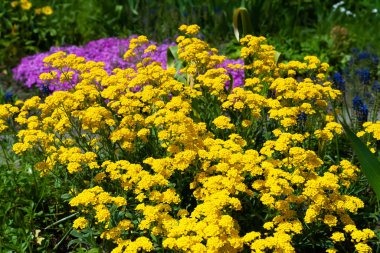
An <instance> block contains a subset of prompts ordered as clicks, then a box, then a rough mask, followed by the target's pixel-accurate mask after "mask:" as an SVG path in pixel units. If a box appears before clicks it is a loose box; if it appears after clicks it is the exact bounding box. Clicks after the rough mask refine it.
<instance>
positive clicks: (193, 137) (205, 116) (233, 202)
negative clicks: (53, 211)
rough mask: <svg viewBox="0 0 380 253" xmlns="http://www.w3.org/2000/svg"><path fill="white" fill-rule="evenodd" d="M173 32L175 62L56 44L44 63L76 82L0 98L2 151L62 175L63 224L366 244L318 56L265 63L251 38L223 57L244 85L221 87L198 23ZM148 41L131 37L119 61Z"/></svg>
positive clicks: (142, 239) (219, 245) (197, 247)
mask: <svg viewBox="0 0 380 253" xmlns="http://www.w3.org/2000/svg"><path fill="white" fill-rule="evenodd" d="M180 30H181V31H182V32H184V34H185V35H183V36H179V37H178V39H177V42H178V55H179V58H180V59H181V60H182V61H183V63H184V64H183V68H182V69H181V70H180V72H179V73H177V72H176V70H175V69H172V68H169V69H163V68H162V67H161V66H160V64H158V63H155V62H152V61H151V60H150V59H144V60H143V61H142V62H140V63H139V64H138V65H137V68H136V69H115V70H114V71H113V74H111V75H108V74H107V72H106V71H105V70H104V69H103V64H102V63H95V62H91V61H88V62H87V61H85V59H83V58H81V57H77V56H75V55H66V54H65V53H63V52H59V53H56V54H53V55H51V56H50V57H48V58H46V59H45V62H46V64H49V65H51V66H53V67H56V68H59V69H62V70H63V69H64V70H65V71H66V73H67V75H63V76H65V77H63V78H62V76H61V79H62V80H59V81H61V82H65V81H70V80H72V76H73V75H74V73H77V74H78V75H79V79H78V82H77V83H76V85H75V86H74V88H72V89H71V90H68V91H56V92H54V93H53V94H52V95H50V96H48V97H46V98H45V99H41V98H39V97H33V98H31V99H29V100H27V101H25V102H24V103H23V104H19V105H14V106H12V105H0V132H5V131H7V128H8V126H7V120H6V119H7V118H10V117H12V116H13V117H15V121H16V122H17V124H18V125H19V126H20V130H19V132H18V134H17V136H18V142H17V143H15V144H14V146H13V150H14V152H16V153H17V154H19V155H23V154H26V153H28V152H32V153H34V154H35V158H36V161H35V165H34V168H35V169H36V170H38V171H40V172H41V175H42V176H43V175H45V174H47V173H54V174H56V175H57V176H59V177H64V176H65V177H67V178H69V179H70V180H71V182H72V189H71V192H70V194H72V199H71V201H70V205H71V206H72V208H73V210H76V211H78V212H79V213H80V214H81V215H80V217H78V218H77V219H76V220H75V221H74V222H73V227H74V228H75V229H77V230H79V231H81V230H86V229H91V230H93V231H98V232H99V233H100V237H101V238H102V239H103V240H109V241H113V242H114V245H115V246H114V249H113V251H112V252H113V253H117V252H137V251H139V250H141V251H152V252H153V251H159V250H161V249H165V250H173V251H176V252H181V251H182V252H208V253H209V252H241V251H243V250H248V249H250V250H251V251H252V252H269V251H270V252H272V251H273V252H296V250H297V247H298V246H300V245H301V244H302V242H301V241H302V239H304V238H306V239H305V240H310V241H312V240H313V237H315V236H318V237H321V236H323V238H318V240H321V241H323V242H324V245H323V247H324V250H326V251H327V252H336V251H337V249H339V248H342V247H343V248H344V247H351V249H356V250H357V252H370V251H371V248H370V246H369V245H368V244H367V242H368V241H369V240H371V239H372V238H374V237H375V234H374V232H373V231H372V230H370V229H368V228H361V227H360V224H355V222H354V220H353V219H352V215H353V214H356V213H357V212H358V209H360V208H363V206H364V203H363V201H362V200H361V199H360V198H359V197H360V196H355V194H354V193H352V192H351V193H350V190H349V189H350V187H352V185H353V184H355V183H356V181H357V179H358V173H359V170H358V168H357V167H356V166H355V165H353V164H351V162H350V161H349V160H347V159H344V158H341V159H340V160H339V161H336V162H332V161H331V160H324V156H323V154H324V152H326V150H327V151H328V150H329V148H331V147H333V146H334V145H335V143H334V140H336V138H338V137H339V135H341V134H342V132H343V131H342V126H341V125H340V124H339V123H338V122H336V119H335V118H334V116H333V115H334V111H333V110H334V109H333V108H331V103H332V102H333V101H334V100H337V99H339V96H340V95H341V94H340V91H338V90H336V89H333V88H332V86H331V85H332V84H331V83H330V82H329V81H327V80H326V71H327V70H328V67H329V66H328V64H326V63H322V62H320V61H319V60H318V59H317V58H316V57H314V56H309V57H305V59H304V61H303V62H298V61H290V62H287V63H277V62H276V60H275V57H274V56H275V51H274V48H273V47H272V46H271V45H268V44H266V40H265V38H264V37H254V36H250V35H249V36H246V37H245V38H243V39H242V40H241V43H242V46H243V47H242V50H241V56H242V58H244V60H245V65H244V66H238V65H237V66H235V67H236V68H244V69H245V71H246V79H245V84H244V86H242V87H237V88H234V89H232V90H231V91H229V90H228V85H229V84H228V83H229V82H230V81H232V80H230V77H229V76H228V75H227V74H226V70H225V69H222V68H215V66H216V65H218V64H220V63H221V62H222V61H223V60H224V59H225V57H224V56H221V55H218V51H217V50H216V49H214V48H211V47H210V46H209V45H208V44H207V43H206V42H204V41H202V40H200V39H198V38H197V37H196V34H197V33H198V30H199V27H198V26H196V25H190V26H186V25H183V26H181V27H180ZM147 42H148V41H147V38H146V37H144V36H140V37H138V38H136V39H135V40H134V41H133V42H131V45H132V46H131V48H130V50H129V51H127V52H126V54H125V57H126V59H128V57H130V56H133V55H134V53H135V49H136V48H138V47H139V46H141V45H143V44H145V43H147ZM148 49H149V50H154V48H148ZM148 49H147V50H148ZM176 75H181V76H182V77H183V78H184V80H185V81H182V82H181V81H179V80H178V79H176V78H175V76H176ZM41 78H42V79H44V80H46V81H47V82H49V81H50V82H53V81H58V80H55V78H56V76H55V74H54V72H51V73H45V74H42V75H41ZM226 86H227V88H226ZM300 115H303V117H304V118H303V119H300ZM376 124H377V123H376ZM366 129H367V130H368V131H369V132H371V133H374V134H376V130H371V125H366ZM321 231H323V233H321ZM347 245H351V246H347ZM268 250H269V251H268Z"/></svg>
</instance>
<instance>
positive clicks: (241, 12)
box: [233, 7, 252, 41]
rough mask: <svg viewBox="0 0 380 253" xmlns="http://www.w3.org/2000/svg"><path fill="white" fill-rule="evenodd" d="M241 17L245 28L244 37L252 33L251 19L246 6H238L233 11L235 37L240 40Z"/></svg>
mask: <svg viewBox="0 0 380 253" xmlns="http://www.w3.org/2000/svg"><path fill="white" fill-rule="evenodd" d="M239 18H240V19H241V25H242V29H243V32H242V37H244V36H245V35H247V34H250V33H252V29H251V21H250V19H249V14H248V10H247V9H246V8H244V7H240V8H236V9H235V10H234V13H233V27H234V34H235V37H236V39H237V40H238V41H239V40H240V33H239Z"/></svg>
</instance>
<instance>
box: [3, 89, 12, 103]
mask: <svg viewBox="0 0 380 253" xmlns="http://www.w3.org/2000/svg"><path fill="white" fill-rule="evenodd" d="M4 101H5V103H12V102H13V93H12V92H10V91H8V92H7V93H5V94H4Z"/></svg>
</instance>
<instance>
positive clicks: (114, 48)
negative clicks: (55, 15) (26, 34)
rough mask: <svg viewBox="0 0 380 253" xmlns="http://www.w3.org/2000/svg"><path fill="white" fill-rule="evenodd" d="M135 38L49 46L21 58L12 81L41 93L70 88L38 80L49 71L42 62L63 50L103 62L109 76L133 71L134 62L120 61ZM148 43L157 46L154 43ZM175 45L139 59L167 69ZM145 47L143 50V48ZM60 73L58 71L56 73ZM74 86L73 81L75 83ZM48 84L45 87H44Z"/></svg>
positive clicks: (164, 47)
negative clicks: (119, 69) (114, 73)
mask: <svg viewBox="0 0 380 253" xmlns="http://www.w3.org/2000/svg"><path fill="white" fill-rule="evenodd" d="M134 37H136V36H130V37H128V38H124V39H119V38H104V39H99V40H95V41H91V42H89V43H87V44H86V45H84V46H65V47H52V48H51V49H50V50H49V51H48V52H44V53H39V54H35V55H32V56H27V57H24V58H23V59H22V60H21V63H20V64H19V65H18V66H17V67H16V68H14V69H13V78H14V79H15V80H17V81H19V82H22V83H24V85H26V86H27V87H28V88H32V87H33V86H37V87H38V88H39V89H40V90H41V91H43V92H44V93H49V92H51V91H54V90H66V89H68V88H71V87H72V84H70V83H66V84H60V85H59V86H58V85H48V84H46V83H44V82H43V81H41V80H40V79H39V75H40V74H41V73H44V72H49V71H51V69H50V68H49V67H47V66H45V65H44V63H43V59H44V58H45V57H47V56H49V55H51V54H52V53H55V52H58V51H64V52H66V53H67V54H75V55H77V56H81V57H84V58H85V59H86V60H87V61H90V60H91V61H95V62H100V61H101V62H104V63H105V67H104V69H105V70H106V71H107V72H108V73H109V74H110V73H111V72H112V70H113V69H115V68H122V69H125V68H135V67H136V63H137V62H138V61H139V59H136V61H133V62H132V61H126V60H124V59H123V55H124V53H125V52H126V51H127V50H128V46H129V42H130V40H131V39H132V38H134ZM151 44H155V45H157V43H155V42H151ZM172 45H175V44H174V43H166V44H161V45H157V50H156V51H155V52H152V53H148V54H142V57H151V58H152V60H153V61H157V62H160V63H161V64H162V66H163V67H164V68H166V61H167V60H166V51H167V49H168V47H170V46H172ZM146 47H147V46H145V47H143V48H142V50H143V49H145V48H146ZM58 73H60V71H58ZM74 83H75V82H74ZM47 85H48V87H47Z"/></svg>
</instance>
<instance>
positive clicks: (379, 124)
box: [356, 121, 380, 153]
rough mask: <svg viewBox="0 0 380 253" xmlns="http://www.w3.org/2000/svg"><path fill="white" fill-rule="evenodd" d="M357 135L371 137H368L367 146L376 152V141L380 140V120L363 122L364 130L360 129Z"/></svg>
mask: <svg viewBox="0 0 380 253" xmlns="http://www.w3.org/2000/svg"><path fill="white" fill-rule="evenodd" d="M356 135H357V136H358V137H362V136H368V137H370V139H367V146H368V147H369V148H370V150H371V152H372V153H376V151H377V145H376V142H377V141H379V140H380V121H376V122H365V123H363V131H359V132H358V133H357V134H356Z"/></svg>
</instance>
